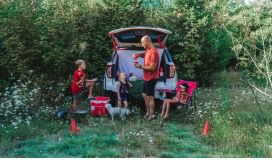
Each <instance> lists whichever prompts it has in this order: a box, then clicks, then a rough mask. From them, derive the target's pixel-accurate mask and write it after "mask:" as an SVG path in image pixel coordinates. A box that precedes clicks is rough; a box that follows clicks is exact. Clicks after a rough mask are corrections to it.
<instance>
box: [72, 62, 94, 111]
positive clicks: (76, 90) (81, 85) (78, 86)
mask: <svg viewBox="0 0 272 160" xmlns="http://www.w3.org/2000/svg"><path fill="white" fill-rule="evenodd" d="M75 63H76V68H77V69H76V70H75V71H74V74H73V80H72V85H71V89H72V94H73V99H74V100H73V104H72V110H71V111H72V112H74V111H76V109H77V107H78V105H79V104H80V99H81V92H82V91H83V89H85V87H86V88H88V89H89V94H88V98H93V86H94V81H96V80H97V78H94V79H92V80H88V79H86V74H85V72H84V70H85V69H86V63H85V61H84V60H81V59H79V60H77V61H76V62H75Z"/></svg>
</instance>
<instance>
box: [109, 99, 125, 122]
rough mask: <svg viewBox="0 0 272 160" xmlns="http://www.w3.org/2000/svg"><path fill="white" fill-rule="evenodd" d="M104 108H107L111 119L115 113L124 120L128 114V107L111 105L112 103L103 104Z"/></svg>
mask: <svg viewBox="0 0 272 160" xmlns="http://www.w3.org/2000/svg"><path fill="white" fill-rule="evenodd" d="M105 108H107V110H108V112H109V114H110V116H111V120H112V121H113V120H114V116H116V115H119V117H120V118H121V120H122V121H124V120H126V116H127V115H129V114H130V111H129V109H127V108H121V107H112V105H111V104H109V103H108V104H106V105H105Z"/></svg>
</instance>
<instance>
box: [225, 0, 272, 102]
mask: <svg viewBox="0 0 272 160" xmlns="http://www.w3.org/2000/svg"><path fill="white" fill-rule="evenodd" d="M271 5H272V2H271V1H258V3H257V2H255V3H251V5H249V6H244V7H245V9H243V10H241V11H239V12H238V14H235V15H233V16H229V17H228V23H227V24H226V25H225V29H226V31H227V32H228V34H229V36H230V37H231V39H232V42H233V48H232V49H233V51H234V53H235V55H236V57H237V59H238V60H239V66H240V67H241V70H243V73H244V74H245V77H246V79H247V82H248V83H249V85H250V86H251V87H253V88H254V89H256V90H257V91H258V92H260V93H261V94H263V95H265V96H268V97H272V72H271V70H272V19H271V17H272V10H271ZM233 26H235V27H236V28H238V30H234V29H233Z"/></svg>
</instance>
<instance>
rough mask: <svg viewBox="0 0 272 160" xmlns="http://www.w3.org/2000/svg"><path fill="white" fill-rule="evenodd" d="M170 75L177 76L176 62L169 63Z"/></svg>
mask: <svg viewBox="0 0 272 160" xmlns="http://www.w3.org/2000/svg"><path fill="white" fill-rule="evenodd" d="M169 70H170V71H169V77H170V78H173V77H174V76H175V72H176V67H175V65H174V64H169Z"/></svg>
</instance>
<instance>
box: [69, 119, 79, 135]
mask: <svg viewBox="0 0 272 160" xmlns="http://www.w3.org/2000/svg"><path fill="white" fill-rule="evenodd" d="M70 132H72V133H77V132H79V128H78V127H77V124H76V121H75V120H74V118H71V121H70Z"/></svg>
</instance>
